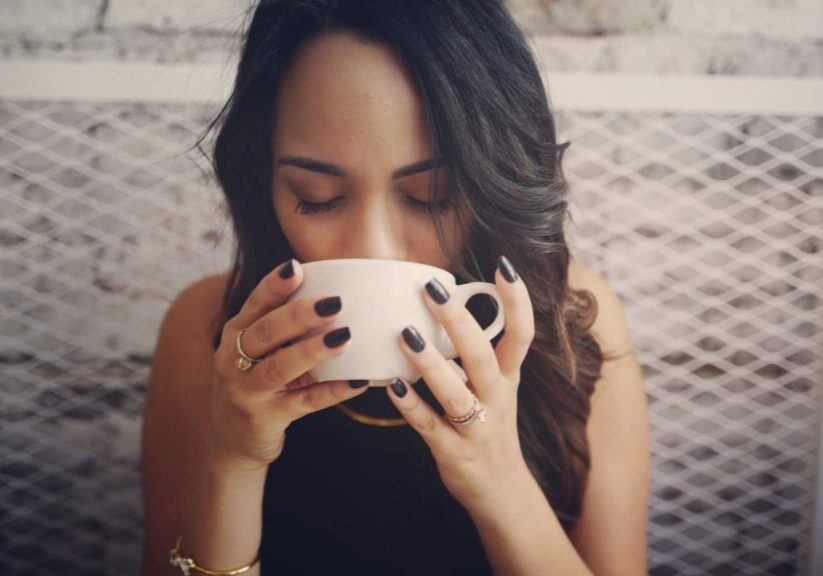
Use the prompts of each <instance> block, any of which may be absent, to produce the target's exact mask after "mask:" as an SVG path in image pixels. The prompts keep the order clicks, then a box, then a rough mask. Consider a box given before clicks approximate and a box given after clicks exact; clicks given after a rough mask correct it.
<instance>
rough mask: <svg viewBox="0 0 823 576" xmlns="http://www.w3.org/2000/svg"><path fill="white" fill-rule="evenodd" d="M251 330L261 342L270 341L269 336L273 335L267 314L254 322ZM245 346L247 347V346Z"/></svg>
mask: <svg viewBox="0 0 823 576" xmlns="http://www.w3.org/2000/svg"><path fill="white" fill-rule="evenodd" d="M251 332H252V333H253V334H254V337H255V339H256V340H258V341H259V342H268V341H269V338H270V337H271V326H270V325H269V322H268V320H267V319H266V317H265V316H263V317H262V318H260V319H259V320H257V322H255V323H254V324H252V329H251ZM243 348H245V346H244V347H243ZM247 354H248V352H247Z"/></svg>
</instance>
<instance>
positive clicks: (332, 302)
mask: <svg viewBox="0 0 823 576" xmlns="http://www.w3.org/2000/svg"><path fill="white" fill-rule="evenodd" d="M341 306H342V303H341V302H340V296H331V297H330V298H323V299H322V300H318V301H317V302H315V303H314V311H315V312H317V315H318V316H331V315H332V314H336V313H337V312H340V308H341Z"/></svg>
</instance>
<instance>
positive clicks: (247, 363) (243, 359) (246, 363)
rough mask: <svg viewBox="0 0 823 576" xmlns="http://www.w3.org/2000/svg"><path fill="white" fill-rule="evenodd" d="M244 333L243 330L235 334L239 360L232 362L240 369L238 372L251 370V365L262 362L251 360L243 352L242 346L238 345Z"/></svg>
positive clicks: (255, 359) (257, 359) (256, 359)
mask: <svg viewBox="0 0 823 576" xmlns="http://www.w3.org/2000/svg"><path fill="white" fill-rule="evenodd" d="M245 331H246V329H245V328H243V329H242V330H240V331H239V332H238V333H237V352H238V353H239V354H240V358H238V359H237V360H235V361H234V365H235V366H237V367H238V368H240V370H241V371H243V372H245V371H246V370H248V369H249V368H251V365H252V364H254V363H256V362H260V360H262V358H252V357H251V356H249V355H248V354H246V353H245V352H243V345H242V344H241V343H240V339H241V338H242V337H243V332H245Z"/></svg>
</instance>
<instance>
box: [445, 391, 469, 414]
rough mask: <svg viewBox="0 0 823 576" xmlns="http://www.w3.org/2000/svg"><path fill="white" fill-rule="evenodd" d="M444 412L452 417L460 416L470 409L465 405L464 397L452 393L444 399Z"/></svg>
mask: <svg viewBox="0 0 823 576" xmlns="http://www.w3.org/2000/svg"><path fill="white" fill-rule="evenodd" d="M444 408H445V409H446V412H448V414H449V415H450V416H452V417H454V418H457V417H458V416H462V415H463V414H465V413H466V412H468V411H469V410H470V405H469V406H467V404H466V399H465V398H458V397H456V396H454V395H450V396H448V397H447V398H446V400H445V406H444Z"/></svg>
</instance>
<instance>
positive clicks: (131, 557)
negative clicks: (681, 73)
mask: <svg viewBox="0 0 823 576" xmlns="http://www.w3.org/2000/svg"><path fill="white" fill-rule="evenodd" d="M21 71H22V72H21ZM26 71H27V72H26ZM61 71H62V72H61ZM103 71H104V72H105V73H102V72H103ZM2 72H3V71H2V70H0V77H3V74H2ZM6 72H7V74H6V76H5V77H6V78H8V77H9V70H6ZM11 72H12V73H13V74H14V75H16V78H17V80H18V82H16V83H14V84H13V86H11V85H9V87H4V90H5V93H4V94H3V95H2V96H3V97H4V100H2V102H0V186H2V188H1V189H2V193H0V250H2V252H0V254H2V258H0V305H1V306H2V309H3V313H2V317H0V370H2V373H0V394H2V403H1V404H0V427H1V428H0V573H2V574H36V573H37V574H39V573H43V572H45V571H47V570H52V571H55V572H58V573H61V574H84V575H87V574H103V573H108V572H111V571H122V572H124V573H131V574H136V573H137V565H138V563H139V556H140V552H141V539H142V534H141V511H140V498H139V466H140V463H139V431H140V424H141V422H140V417H141V411H142V403H143V395H144V392H145V388H146V377H147V374H148V366H149V363H150V360H151V354H152V351H153V346H154V343H155V338H156V332H157V328H158V326H159V322H160V320H161V318H162V314H163V312H164V311H165V308H166V307H167V305H168V303H169V301H170V299H171V298H172V297H173V296H174V295H175V294H176V293H177V292H178V291H179V290H180V288H182V287H183V286H184V285H186V284H187V283H188V282H190V281H192V280H194V279H196V278H198V277H200V276H202V275H204V274H208V273H212V272H216V271H219V270H222V269H225V267H226V266H227V265H228V249H229V246H228V245H229V244H230V238H224V236H225V230H227V224H226V223H225V221H224V219H223V216H222V212H221V204H220V196H219V194H218V191H217V189H216V187H215V186H214V184H213V183H212V182H211V181H210V180H209V178H208V177H207V176H208V175H207V174H203V173H202V172H201V170H198V168H197V167H196V165H195V163H194V160H196V156H194V155H193V154H189V155H179V154H180V153H181V152H183V151H184V150H185V148H186V147H187V146H189V145H190V144H191V138H192V137H193V136H194V135H195V134H196V133H197V132H199V129H200V128H201V127H202V126H203V125H204V123H205V122H206V121H207V120H208V119H210V117H211V114H212V113H213V112H214V110H215V101H214V96H213V95H204V94H203V92H200V93H199V94H195V95H194V97H195V98H199V102H195V103H189V104H186V103H185V102H188V101H189V100H191V99H192V95H191V93H185V92H184V91H181V90H179V88H180V87H181V86H185V85H186V79H187V78H190V77H191V73H192V72H198V73H201V74H203V76H204V77H212V78H214V77H216V76H220V75H221V74H215V73H214V71H213V70H212V71H209V70H206V71H205V73H203V69H202V68H200V69H192V70H188V71H181V70H180V69H175V68H174V67H164V68H152V67H140V68H139V69H138V68H130V67H128V66H126V65H116V66H112V65H107V66H105V67H100V66H98V67H94V66H91V67H90V66H85V67H81V68H75V67H73V66H71V65H68V64H56V65H51V64H48V65H46V66H45V67H43V66H42V65H31V66H28V67H26V65H23V67H22V68H21V67H19V66H18V67H17V68H15V69H14V70H12V71H11ZM23 72H26V74H23ZM60 74H63V76H64V77H67V79H69V80H71V82H70V83H65V84H61V83H60V82H59V76H60ZM78 74H80V77H78ZM82 74H87V75H88V76H87V77H82ZM142 74H147V75H146V76H142ZM223 76H224V77H225V75H223ZM55 78H57V79H55ZM114 78H116V79H114ZM158 78H162V79H163V80H162V81H159V80H157V79H158ZM147 79H150V80H151V82H150V83H149V82H148V81H147ZM679 81H680V80H678V79H677V78H674V79H665V80H664V79H658V80H657V82H658V84H657V86H658V91H657V97H658V98H657V99H655V98H649V97H648V94H649V92H648V88H649V84H648V83H649V82H652V88H653V87H654V85H653V83H654V80H651V79H648V78H647V79H642V82H640V81H638V82H637V83H636V84H637V85H638V86H642V89H638V90H637V91H636V92H635V93H634V97H632V90H631V86H632V85H633V79H632V78H622V79H621V78H619V77H617V78H599V77H587V78H583V79H581V78H577V77H574V76H571V75H555V76H552V77H551V82H552V93H553V94H554V95H555V103H556V105H557V108H558V110H559V113H558V119H559V121H560V127H561V137H562V139H563V140H571V141H572V146H571V148H570V149H569V150H568V153H567V155H566V164H565V168H566V172H567V176H568V178H569V180H570V182H571V184H572V194H573V206H572V214H573V217H574V221H575V223H576V224H575V225H574V226H572V227H570V229H569V233H570V241H571V242H572V244H573V247H574V248H575V249H576V250H577V253H578V255H579V257H580V258H581V259H582V260H584V261H586V262H588V263H589V264H590V265H591V266H593V267H594V268H596V269H598V270H600V271H602V272H603V273H604V274H605V275H606V276H607V277H608V278H609V279H610V281H611V283H612V285H613V287H614V288H615V289H616V290H617V292H618V293H619V294H620V295H621V296H622V298H623V301H624V304H625V306H626V311H627V315H628V317H629V322H630V324H631V327H632V332H633V335H634V340H635V343H636V345H637V348H638V351H639V354H640V359H641V362H642V364H643V367H644V372H645V377H646V389H647V392H648V395H649V402H650V411H651V423H652V436H653V445H652V450H653V453H652V494H651V501H650V522H649V525H648V533H649V544H650V546H649V560H650V570H651V573H652V574H655V575H666V574H811V573H812V572H811V567H810V566H809V565H808V562H807V560H808V559H809V557H810V555H811V553H812V546H811V544H812V532H811V529H812V524H813V520H814V507H815V504H816V503H817V505H818V506H819V505H820V499H819V498H817V499H816V496H815V491H816V476H817V473H818V468H817V467H818V460H817V456H816V455H817V452H818V450H819V435H820V432H819V420H820V406H821V400H820V394H819V386H820V380H821V333H823V318H822V317H821V316H822V315H821V309H822V305H821V297H822V296H823V294H822V293H821V291H822V290H821V287H823V256H821V248H822V246H821V244H823V241H821V231H822V230H823V226H822V224H823V146H821V135H822V134H823V121H821V118H820V116H823V110H820V109H817V111H816V112H815V109H814V105H813V104H812V105H809V104H808V103H809V102H818V101H823V99H820V100H817V99H816V98H815V97H814V96H815V94H816V95H818V96H819V95H820V86H819V85H811V84H809V85H808V86H807V87H806V88H803V89H798V87H797V86H796V85H790V84H786V85H785V86H784V88H785V89H784V90H783V91H782V92H781V91H780V89H779V85H777V84H770V83H761V84H760V86H761V87H763V86H766V87H767V88H768V89H769V90H772V91H773V92H772V94H777V96H776V97H774V98H761V100H760V104H759V106H760V107H759V108H752V103H751V99H749V100H747V101H746V103H745V106H746V108H745V109H744V110H743V112H745V114H744V115H740V114H739V113H736V112H735V111H734V108H733V106H734V104H735V102H736V101H737V100H738V99H737V98H736V91H737V90H739V86H738V85H731V84H723V83H722V82H719V83H715V84H713V89H714V90H715V91H716V92H715V93H714V94H713V95H712V98H710V99H703V100H692V101H689V100H688V98H686V99H683V91H678V90H676V89H672V86H675V87H676V86H677V84H678V82H679ZM601 82H606V83H607V84H608V83H611V84H610V86H611V88H612V89H611V90H610V91H608V92H606V91H603V90H602V85H600V84H597V83H601ZM701 82H702V80H701ZM217 84H218V85H219V88H220V91H221V92H224V90H223V88H225V85H224V84H220V83H219V82H218V83H217ZM149 85H150V86H151V90H147V89H146V87H147V86H149ZM595 85H597V86H598V87H599V89H598V90H591V89H590V88H592V87H593V86H595ZM587 86H588V88H589V89H588V90H587V89H586V87H587ZM626 86H629V88H626ZM809 87H810V88H809ZM804 90H805V91H804ZM815 90H816V91H817V92H815ZM775 91H776V92H775ZM598 93H599V96H598ZM135 94H137V95H138V96H135ZM607 94H608V98H607V97H606V95H607ZM810 94H811V96H810ZM577 95H584V96H580V97H578V96H577ZM652 95H654V93H652ZM781 98H782V100H781ZM644 99H645V100H644ZM707 100H711V103H710V104H706V101H707ZM644 102H645V104H646V105H645V106H644ZM661 102H663V104H664V105H663V106H661ZM781 102H782V104H781ZM804 103H805V104H804ZM803 106H806V108H803ZM741 107H742V104H741ZM789 112H791V113H789ZM800 112H802V114H801V115H798V113H800ZM200 166H201V168H202V167H203V164H202V162H200ZM104 566H108V567H109V569H105V570H104ZM817 566H818V569H823V567H821V565H820V564H817Z"/></svg>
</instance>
